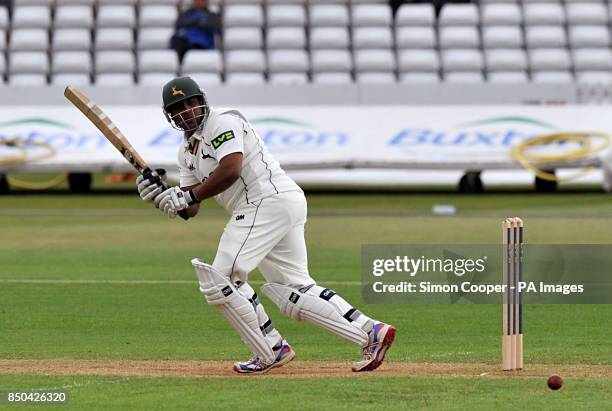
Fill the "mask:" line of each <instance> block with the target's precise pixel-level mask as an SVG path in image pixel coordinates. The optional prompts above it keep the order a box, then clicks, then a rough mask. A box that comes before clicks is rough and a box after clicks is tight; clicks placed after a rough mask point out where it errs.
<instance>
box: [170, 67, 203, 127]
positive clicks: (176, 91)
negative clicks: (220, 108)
mask: <svg viewBox="0 0 612 411" xmlns="http://www.w3.org/2000/svg"><path fill="white" fill-rule="evenodd" d="M192 97H199V98H200V108H201V109H202V114H201V115H200V116H198V117H199V118H200V121H198V126H199V125H201V124H202V123H203V121H204V120H206V117H208V112H209V107H208V101H207V99H206V94H204V92H203V91H202V89H201V88H200V86H199V85H198V83H196V82H195V81H194V80H193V79H192V78H191V77H187V76H185V77H176V78H174V79H172V80H170V81H169V82H168V83H166V84H165V85H164V88H163V90H162V100H163V109H164V115H165V116H166V119H167V120H168V122H169V123H170V124H172V126H173V127H174V128H177V129H179V130H184V131H190V130H194V129H195V128H191V129H185V127H183V126H181V125H180V124H179V123H178V122H177V121H176V120H177V119H176V117H177V116H172V115H171V114H170V112H169V107H170V106H172V105H173V104H176V103H180V102H181V101H183V100H187V99H189V98H192ZM196 128H197V127H196Z"/></svg>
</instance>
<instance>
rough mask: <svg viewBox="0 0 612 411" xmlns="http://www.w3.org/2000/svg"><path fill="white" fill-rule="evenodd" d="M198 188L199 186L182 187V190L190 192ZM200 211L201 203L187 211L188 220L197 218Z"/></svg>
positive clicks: (191, 206) (195, 204)
mask: <svg viewBox="0 0 612 411" xmlns="http://www.w3.org/2000/svg"><path fill="white" fill-rule="evenodd" d="M197 186H199V184H194V185H191V186H186V187H181V190H183V191H187V192H188V191H189V190H193V189H194V188H196V187H197ZM199 211H200V203H194V204H192V205H190V206H189V207H187V208H186V209H185V214H186V216H187V218H192V217H195V216H196V215H197V214H198V212H199Z"/></svg>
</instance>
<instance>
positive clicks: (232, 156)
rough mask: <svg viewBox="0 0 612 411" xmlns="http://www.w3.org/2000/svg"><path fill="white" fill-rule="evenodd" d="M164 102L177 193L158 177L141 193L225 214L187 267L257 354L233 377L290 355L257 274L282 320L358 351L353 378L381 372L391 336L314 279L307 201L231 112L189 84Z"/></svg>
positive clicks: (173, 89) (166, 209)
mask: <svg viewBox="0 0 612 411" xmlns="http://www.w3.org/2000/svg"><path fill="white" fill-rule="evenodd" d="M162 98H163V111H164V114H165V116H166V118H167V120H168V121H169V122H170V124H171V125H172V126H173V127H174V128H176V129H179V130H182V131H184V143H183V144H182V146H181V147H180V149H179V153H178V169H179V176H180V177H179V178H180V186H179V187H171V188H167V185H166V184H165V180H164V178H165V172H164V171H162V170H158V171H155V172H153V173H151V174H147V175H144V176H139V177H138V179H137V180H136V183H137V186H138V192H139V194H140V197H141V198H142V199H143V200H144V201H147V202H154V203H155V205H156V206H157V207H158V208H159V209H160V210H161V211H162V212H163V213H164V214H166V215H167V216H168V217H169V218H175V217H176V216H177V215H180V216H181V217H182V218H184V219H188V218H191V217H195V216H196V214H197V213H198V211H199V208H200V203H201V202H202V201H204V200H207V199H209V198H212V197H214V198H215V199H216V200H217V202H218V203H219V204H221V205H222V206H223V207H224V208H225V210H226V211H227V212H228V214H230V215H231V217H230V219H229V221H228V223H227V225H226V226H225V229H224V230H223V234H222V236H221V240H220V242H219V247H218V250H217V254H216V256H215V259H214V261H213V263H212V265H210V264H207V263H205V262H203V261H201V260H199V259H193V260H192V261H191V262H192V264H193V266H194V267H195V271H196V274H197V277H198V281H199V285H200V291H201V292H202V294H204V297H205V298H206V300H207V301H208V303H209V304H210V305H213V306H216V307H218V308H219V309H220V311H221V312H222V313H223V315H224V316H225V318H226V319H227V321H228V322H229V323H230V324H231V326H232V327H233V328H234V329H235V330H236V331H237V332H238V334H239V335H240V337H241V338H242V340H243V341H244V342H245V343H246V344H247V345H248V346H249V347H250V349H251V350H252V351H253V353H254V355H253V357H252V358H251V359H249V360H248V361H244V362H236V363H235V364H234V370H235V371H236V372H239V373H245V374H261V373H265V372H267V371H269V370H271V369H272V368H276V367H280V366H282V365H284V364H287V363H288V362H289V361H291V360H292V359H293V358H294V357H295V352H294V351H293V349H292V348H291V346H290V345H289V343H288V342H287V340H286V339H284V338H283V337H282V335H281V334H280V332H279V330H277V329H276V328H275V327H274V325H273V324H272V321H271V320H270V318H269V317H268V315H267V314H266V312H265V310H264V307H263V306H262V304H261V301H260V300H259V297H258V296H257V293H255V291H254V290H253V288H251V286H250V285H249V284H248V282H247V280H248V275H249V273H250V272H251V271H252V270H254V269H255V268H256V267H257V268H259V270H260V271H261V273H262V274H263V276H264V278H265V279H266V284H264V285H263V286H262V287H261V291H262V292H263V293H264V294H266V295H267V296H268V297H269V298H270V300H272V301H273V302H274V303H275V304H276V305H277V306H278V308H279V309H280V311H281V312H282V313H283V314H285V315H287V316H289V317H291V318H293V319H294V320H306V321H308V322H311V323H313V324H316V325H317V326H319V327H321V328H323V329H325V330H327V331H329V332H331V333H333V334H336V335H338V336H339V337H341V338H343V339H345V340H347V341H350V342H352V343H354V344H357V345H358V346H359V347H361V349H362V354H363V355H362V359H361V361H358V362H356V363H354V365H353V367H352V369H353V371H371V370H374V369H376V368H378V367H379V366H380V364H381V363H382V362H383V360H384V358H385V354H386V352H387V350H388V349H389V347H390V346H391V344H392V343H393V339H394V337H395V328H394V327H393V326H391V325H388V324H385V323H382V322H380V321H377V320H374V319H372V318H370V317H368V316H366V315H365V314H363V313H362V312H360V311H359V310H357V309H355V308H354V307H353V306H351V305H350V304H349V303H348V302H347V301H346V300H344V299H343V298H342V297H341V296H340V295H338V294H337V293H336V292H334V291H333V290H331V289H329V288H325V287H322V286H320V285H318V284H317V283H316V282H315V280H313V279H312V277H311V276H310V274H309V272H308V261H307V253H306V242H305V240H304V224H305V223H306V198H305V197H304V193H303V191H302V190H301V189H300V187H299V186H298V185H297V184H296V183H295V182H294V181H293V180H292V179H291V178H290V177H289V176H288V175H287V174H285V172H284V171H283V169H282V168H281V167H280V165H279V163H278V162H277V161H276V160H275V159H274V158H273V157H272V156H271V155H270V153H269V152H268V150H267V149H266V147H265V145H264V143H263V141H262V140H261V138H260V137H259V136H258V135H257V133H256V132H255V130H254V129H253V126H252V125H251V124H250V123H249V121H248V120H247V119H246V117H245V116H244V115H243V114H242V113H241V112H240V111H238V110H235V109H215V108H212V107H210V106H209V105H208V101H207V99H206V95H205V94H204V92H203V91H202V90H201V89H200V87H199V86H198V84H197V83H196V82H195V81H194V80H192V79H191V78H190V77H178V78H175V79H173V80H171V81H170V82H168V83H167V84H166V85H165V86H164V88H163V92H162Z"/></svg>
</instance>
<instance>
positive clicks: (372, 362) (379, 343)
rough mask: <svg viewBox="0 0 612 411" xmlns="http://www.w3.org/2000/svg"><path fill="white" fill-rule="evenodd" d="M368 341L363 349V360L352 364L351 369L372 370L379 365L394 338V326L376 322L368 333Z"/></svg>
mask: <svg viewBox="0 0 612 411" xmlns="http://www.w3.org/2000/svg"><path fill="white" fill-rule="evenodd" d="M368 335H369V342H368V345H367V346H366V347H365V348H364V349H363V360H361V361H359V362H356V363H354V364H353V371H355V372H359V371H372V370H375V369H377V368H378V367H380V364H382V362H383V360H384V359H385V354H386V353H387V350H388V349H389V347H391V344H393V340H394V339H395V327H393V326H392V325H388V324H385V323H376V324H374V327H373V328H372V330H371V331H370V332H369V333H368Z"/></svg>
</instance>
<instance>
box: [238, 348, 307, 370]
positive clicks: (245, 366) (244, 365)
mask: <svg viewBox="0 0 612 411" xmlns="http://www.w3.org/2000/svg"><path fill="white" fill-rule="evenodd" d="M274 353H275V354H276V358H275V359H274V362H273V363H272V364H266V363H265V362H263V361H262V360H261V359H260V358H259V356H257V355H255V356H254V357H253V358H251V359H250V360H249V361H246V362H237V363H235V364H234V371H236V372H239V373H241V374H264V373H266V372H268V371H270V370H271V369H272V368H277V367H281V366H283V365H285V364H287V363H288V362H289V361H291V360H293V359H294V358H295V351H293V348H291V346H290V345H289V343H288V342H287V341H286V340H283V341H282V342H281V346H280V348H278V349H276V350H274Z"/></svg>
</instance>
